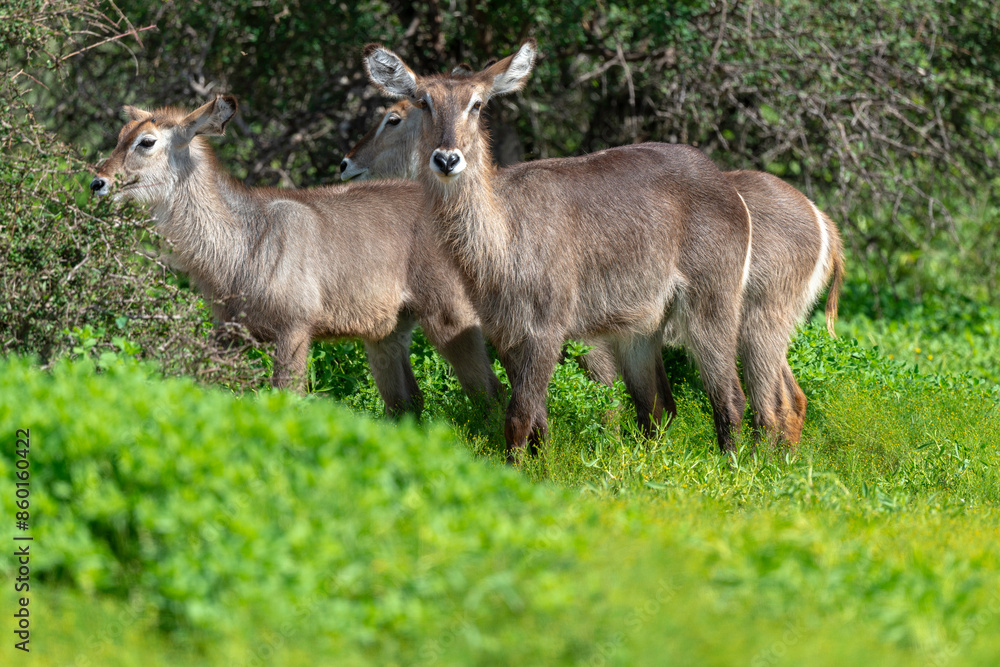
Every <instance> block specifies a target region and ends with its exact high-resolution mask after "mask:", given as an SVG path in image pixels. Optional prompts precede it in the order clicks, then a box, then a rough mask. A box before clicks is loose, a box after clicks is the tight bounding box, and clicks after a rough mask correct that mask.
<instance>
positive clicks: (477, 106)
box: [472, 100, 483, 111]
mask: <svg viewBox="0 0 1000 667" xmlns="http://www.w3.org/2000/svg"><path fill="white" fill-rule="evenodd" d="M482 108H483V103H482V102H481V101H479V100H476V103H475V104H473V105H472V110H473V111H479V110H480V109H482Z"/></svg>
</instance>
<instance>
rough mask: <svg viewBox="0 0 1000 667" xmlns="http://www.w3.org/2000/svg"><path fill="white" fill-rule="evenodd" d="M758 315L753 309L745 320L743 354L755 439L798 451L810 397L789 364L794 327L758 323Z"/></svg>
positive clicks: (741, 353) (741, 356)
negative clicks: (796, 379)
mask: <svg viewBox="0 0 1000 667" xmlns="http://www.w3.org/2000/svg"><path fill="white" fill-rule="evenodd" d="M755 314H756V311H755V310H751V311H750V312H749V313H748V314H747V315H746V316H745V317H744V322H743V326H742V329H741V331H740V351H739V352H740V359H742V361H743V379H744V382H745V384H746V388H747V397H748V398H749V400H750V406H751V408H752V409H753V428H754V433H755V437H757V438H761V439H765V440H767V441H769V442H771V443H772V444H779V443H781V442H784V443H787V444H788V445H791V446H792V447H793V448H794V446H795V445H796V444H797V443H798V442H799V440H800V439H801V437H802V425H803V422H804V421H805V416H806V396H805V394H804V393H803V392H802V389H801V387H799V384H798V382H796V381H795V376H794V375H792V369H791V368H790V367H789V365H788V336H789V333H790V331H791V328H792V327H791V325H789V326H785V327H781V326H776V325H775V320H774V319H773V318H769V319H770V322H768V321H758V322H755V321H754V319H755V318H754V315H755Z"/></svg>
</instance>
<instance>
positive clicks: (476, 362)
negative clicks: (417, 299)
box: [420, 314, 503, 403]
mask: <svg viewBox="0 0 1000 667" xmlns="http://www.w3.org/2000/svg"><path fill="white" fill-rule="evenodd" d="M420 324H421V326H422V327H423V329H424V333H425V334H427V338H428V340H430V341H431V344H433V345H434V347H436V348H437V350H438V351H439V352H440V353H441V356H442V357H444V358H445V360H446V361H447V362H448V363H449V364H451V366H452V368H454V369H455V376H456V377H457V378H458V382H459V384H461V385H462V389H464V390H465V393H466V394H468V395H469V396H470V397H472V398H473V399H485V400H486V401H488V402H490V403H493V402H495V401H496V400H497V398H498V396H499V395H500V393H501V392H502V389H503V387H502V386H501V384H500V380H499V379H498V378H497V376H496V373H494V372H493V364H492V362H491V361H490V355H489V354H488V353H487V352H486V341H485V339H484V338H483V330H482V329H481V328H480V327H478V326H476V325H474V324H471V323H469V322H460V321H459V320H458V319H457V318H453V317H448V316H446V315H444V314H440V315H436V316H431V317H425V318H422V319H421V322H420ZM462 325H464V326H462Z"/></svg>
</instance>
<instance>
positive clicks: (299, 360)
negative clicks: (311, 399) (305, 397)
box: [271, 329, 311, 394]
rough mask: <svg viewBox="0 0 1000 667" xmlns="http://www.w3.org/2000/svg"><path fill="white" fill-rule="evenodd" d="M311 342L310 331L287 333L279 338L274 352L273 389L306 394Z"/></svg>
mask: <svg viewBox="0 0 1000 667" xmlns="http://www.w3.org/2000/svg"><path fill="white" fill-rule="evenodd" d="M310 342H311V338H310V335H309V330H308V329H295V330H292V331H286V332H283V333H282V334H280V335H279V336H278V338H277V341H276V345H275V348H276V349H275V351H274V373H273V374H272V376H271V386H272V387H274V388H275V389H291V390H292V391H296V392H298V393H300V394H304V393H305V391H306V362H307V361H308V360H309V343H310Z"/></svg>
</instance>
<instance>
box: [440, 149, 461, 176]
mask: <svg viewBox="0 0 1000 667" xmlns="http://www.w3.org/2000/svg"><path fill="white" fill-rule="evenodd" d="M433 159H434V164H435V165H436V166H437V168H438V171H440V172H441V173H442V174H444V175H445V176H447V175H448V174H450V173H451V172H452V171H454V169H455V165H457V164H458V163H459V162H460V161H461V160H462V156H461V155H459V154H458V153H455V152H451V151H448V152H445V151H435V152H434V157H433Z"/></svg>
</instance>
